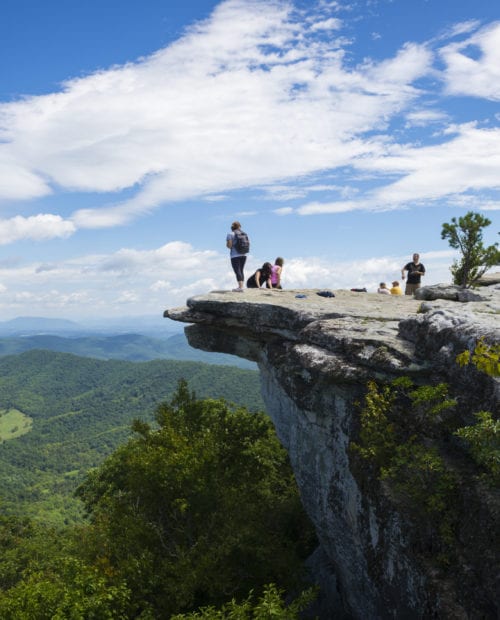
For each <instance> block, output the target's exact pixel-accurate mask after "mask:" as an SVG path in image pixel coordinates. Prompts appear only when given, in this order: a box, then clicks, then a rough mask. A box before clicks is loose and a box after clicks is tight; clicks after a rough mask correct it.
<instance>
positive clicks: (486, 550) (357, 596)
mask: <svg viewBox="0 0 500 620" xmlns="http://www.w3.org/2000/svg"><path fill="white" fill-rule="evenodd" d="M425 288H426V289H429V288H432V287H425ZM316 293H317V291H316V290H301V291H267V290H259V289H256V290H246V291H245V293H244V294H241V293H232V292H228V291H214V292H211V293H208V294H206V295H200V296H197V297H192V298H190V299H189V300H188V302H187V307H184V308H180V309H172V310H167V311H165V316H166V317H168V318H171V319H173V320H177V321H184V322H186V323H190V324H191V325H189V327H187V328H186V334H187V337H188V339H189V342H190V343H191V345H192V346H194V347H198V348H201V349H205V350H209V351H217V352H223V353H231V354H233V355H239V356H242V357H245V358H247V359H251V360H253V361H256V362H257V363H258V365H259V369H260V376H261V388H262V394H263V398H264V402H265V403H266V408H267V411H268V413H269V415H270V416H271V418H272V420H273V422H274V425H275V428H276V431H277V434H278V437H279V438H280V441H281V442H282V444H283V445H284V446H285V447H286V449H287V450H288V453H289V455H290V461H291V464H292V467H293V469H294V472H295V476H296V479H297V484H298V486H299V490H300V493H301V497H302V501H303V505H304V507H305V509H306V511H307V512H308V514H309V516H310V518H311V520H312V522H313V523H314V526H315V528H316V532H317V534H318V539H319V541H320V545H321V557H322V558H323V560H324V558H327V560H326V564H327V565H328V567H329V571H327V573H328V575H327V576H326V577H325V575H323V577H318V581H320V582H321V583H323V584H328V583H330V584H332V585H331V586H330V587H331V588H332V589H335V592H330V593H329V595H330V596H329V597H326V598H327V599H328V598H329V599H330V600H335V601H337V602H336V603H335V604H337V605H338V592H340V595H341V598H342V600H343V601H344V604H345V610H344V612H345V614H346V615H348V616H350V617H353V618H360V619H363V620H364V619H370V620H371V619H376V618H422V619H424V618H431V617H435V618H489V617H492V618H493V617H496V616H497V614H498V612H499V609H498V599H497V598H496V594H497V588H498V583H497V582H496V581H495V574H498V570H496V569H497V568H498V564H495V561H498V556H497V557H496V560H495V547H494V545H493V544H492V538H491V536H492V534H491V533H492V532H494V531H495V530H496V531H497V532H498V515H499V502H498V496H496V498H495V496H493V497H492V496H491V494H488V493H485V492H483V491H481V488H480V487H477V488H476V486H475V483H474V479H473V477H472V476H471V477H469V478H468V482H467V484H465V483H464V485H463V486H464V487H465V488H466V489H467V492H468V493H469V495H468V496H467V497H468V500H467V502H468V505H467V506H466V507H464V511H463V513H461V515H460V527H461V534H462V536H463V541H462V542H463V548H462V549H461V551H460V553H461V556H460V563H459V564H458V565H454V566H453V570H452V571H449V572H448V573H444V574H441V573H439V571H437V570H436V569H435V567H433V566H432V564H431V563H429V562H428V561H426V560H425V558H424V559H423V558H422V555H421V554H419V553H418V552H416V550H415V549H414V547H415V545H414V528H413V526H412V523H411V519H408V517H405V516H403V515H402V514H401V512H400V511H399V510H398V508H397V506H396V505H395V504H394V502H393V501H392V500H391V496H390V493H388V492H385V491H384V486H383V485H382V486H381V487H380V490H379V492H377V493H375V492H374V490H373V489H372V488H370V483H369V482H368V479H366V478H364V477H363V475H361V476H360V474H359V472H357V471H356V470H355V468H354V469H353V461H352V458H351V454H350V449H349V446H350V444H351V442H352V441H353V440H356V438H357V432H358V429H359V407H358V406H357V405H356V403H357V402H358V401H360V400H361V399H362V398H363V395H364V393H365V391H366V383H367V381H369V380H377V381H390V380H391V379H394V378H396V377H399V376H410V377H411V378H413V380H414V381H415V382H417V383H421V382H429V381H430V380H436V381H446V382H448V383H450V384H451V386H452V388H453V391H454V392H455V394H456V395H457V397H458V398H459V399H460V407H459V412H458V414H457V415H459V416H460V419H461V422H462V423H463V425H466V424H470V423H472V421H473V420H474V418H473V415H472V414H473V413H474V412H475V411H479V410H481V409H484V410H489V411H492V412H493V413H494V414H495V415H498V411H499V403H500V379H498V378H492V377H488V376H487V375H484V374H482V373H479V372H478V371H477V370H475V369H474V368H473V367H465V368H461V367H459V366H458V365H457V364H456V362H455V358H456V356H457V354H458V353H461V352H462V351H463V350H465V349H469V350H473V348H474V346H475V344H476V342H477V340H478V339H479V338H483V339H484V340H485V341H486V342H487V343H490V344H492V343H498V342H500V290H497V289H495V287H488V289H487V290H486V291H485V292H483V291H481V294H482V299H481V300H475V301H474V303H457V301H458V297H457V298H451V297H450V298H447V299H443V298H438V299H432V300H428V299H427V298H426V300H425V301H423V302H422V301H420V300H419V299H415V298H412V297H409V296H408V297H407V296H400V297H397V296H385V295H377V294H364V295H359V294H357V293H354V292H350V291H343V290H340V291H335V297H334V298H324V297H320V296H318V295H317V294H316ZM297 294H301V295H305V297H301V298H297V297H296V295H297ZM454 299H456V300H457V301H455V300H454ZM450 449H451V447H450ZM457 458H458V457H457V454H455V453H454V455H453V459H457ZM484 497H487V498H488V500H487V501H485V500H484ZM313 564H314V563H313ZM316 564H318V563H316ZM319 564H321V565H323V566H324V565H325V561H322V562H319ZM330 569H331V571H330ZM318 570H319V569H318ZM332 571H333V572H332ZM325 587H328V586H325ZM337 591H338V592H337ZM321 617H322V618H323V617H324V618H325V620H326V619H328V618H331V617H334V615H331V614H330V615H328V613H327V612H323V615H322V616H321ZM335 617H337V616H336V615H335ZM339 617H341V616H339Z"/></svg>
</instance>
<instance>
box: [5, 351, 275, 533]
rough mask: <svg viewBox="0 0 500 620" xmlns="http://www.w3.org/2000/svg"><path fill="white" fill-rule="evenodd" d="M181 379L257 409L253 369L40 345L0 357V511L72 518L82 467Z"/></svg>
mask: <svg viewBox="0 0 500 620" xmlns="http://www.w3.org/2000/svg"><path fill="white" fill-rule="evenodd" d="M181 378H184V379H186V380H187V381H188V383H189V386H190V389H192V390H194V391H195V393H196V394H197V396H199V397H215V398H220V397H223V398H225V399H227V400H229V401H232V402H235V403H237V404H241V405H245V406H247V407H248V408H249V409H250V410H252V411H256V410H262V409H263V403H262V400H261V397H260V391H259V385H258V375H257V372H255V371H252V370H243V369H239V368H235V367H230V366H224V367H221V366H214V365H207V364H203V363H195V362H181V361H166V360H156V361H151V362H143V363H134V362H125V361H103V360H97V359H90V358H83V357H78V356H75V355H71V354H66V353H56V352H50V351H40V350H34V351H28V352H26V353H22V354H20V355H11V356H6V357H0V441H1V443H0V468H1V472H2V473H1V477H0V501H1V512H2V513H3V514H11V513H16V514H28V515H30V516H32V517H36V518H37V519H40V520H42V521H46V522H52V523H60V522H68V521H71V520H74V519H77V518H78V508H77V506H78V504H77V502H76V500H75V499H74V498H73V497H72V493H73V490H74V489H75V488H76V486H77V485H78V483H79V482H80V481H81V480H82V479H83V477H84V475H85V474H86V473H87V471H88V470H89V468H92V467H95V466H97V465H99V464H100V463H101V462H102V461H103V459H104V458H105V457H106V456H107V455H109V454H111V452H113V450H114V449H115V448H116V447H117V446H118V445H120V444H122V443H123V442H124V441H125V440H126V439H127V438H128V437H129V436H130V433H131V431H130V425H131V422H132V420H133V419H140V420H145V421H151V420H152V419H153V414H154V411H155V409H156V407H157V406H158V404H159V403H161V402H163V401H165V400H166V399H168V398H170V397H171V395H172V393H173V392H174V391H175V389H176V387H177V383H178V381H179V379H181ZM23 433H24V434H23Z"/></svg>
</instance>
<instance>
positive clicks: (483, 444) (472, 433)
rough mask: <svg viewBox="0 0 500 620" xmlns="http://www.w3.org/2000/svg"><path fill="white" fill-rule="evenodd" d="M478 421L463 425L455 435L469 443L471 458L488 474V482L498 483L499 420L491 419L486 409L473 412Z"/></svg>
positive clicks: (499, 480)
mask: <svg viewBox="0 0 500 620" xmlns="http://www.w3.org/2000/svg"><path fill="white" fill-rule="evenodd" d="M475 415H476V417H477V419H478V420H479V422H478V423H477V424H474V425H473V426H464V427H462V428H459V429H458V430H457V431H456V433H455V434H456V435H457V436H458V437H461V438H462V439H465V440H466V441H467V442H468V444H469V450H470V453H471V455H472V458H473V459H474V460H475V461H476V462H477V463H478V464H479V465H481V466H482V467H484V468H485V469H486V470H487V471H488V472H489V474H490V476H489V482H491V483H492V484H496V485H498V484H500V420H493V418H492V415H491V413H490V412H488V411H480V412H479V413H476V414H475Z"/></svg>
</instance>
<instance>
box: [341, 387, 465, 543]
mask: <svg viewBox="0 0 500 620" xmlns="http://www.w3.org/2000/svg"><path fill="white" fill-rule="evenodd" d="M455 405H456V401H455V400H453V399H450V398H448V387H447V386H446V385H445V384H438V385H435V386H430V385H425V386H419V387H414V386H413V384H412V382H411V381H410V380H409V379H408V378H407V377H404V378H401V379H397V380H396V381H393V382H392V383H391V384H390V385H383V386H378V385H377V384H376V383H374V382H370V383H369V384H368V390H367V394H366V396H365V401H364V404H363V407H362V409H361V417H360V421H361V429H360V433H359V438H360V441H359V444H356V443H354V444H351V446H352V448H353V449H354V452H355V453H357V454H359V455H360V456H361V457H362V458H363V459H365V460H367V461H368V462H370V463H371V464H373V465H375V466H376V470H377V473H378V476H379V478H380V479H381V480H384V481H386V482H387V483H389V484H390V488H391V489H392V491H393V493H394V494H395V496H396V497H397V498H398V501H399V502H400V503H401V505H402V506H404V507H407V509H409V510H410V511H411V512H412V513H413V514H418V515H420V518H421V520H423V522H425V523H427V525H428V526H429V529H431V530H436V531H437V532H438V533H439V537H440V540H441V542H442V543H444V544H445V545H446V544H450V542H451V541H452V539H453V528H454V522H455V509H454V504H455V499H454V498H455V494H456V480H455V477H454V476H453V475H452V473H451V472H450V471H449V470H448V468H447V467H446V465H445V462H444V460H443V458H442V457H441V456H440V454H439V452H438V451H437V449H436V448H435V447H433V446H430V445H429V443H430V442H429V438H430V437H431V436H432V434H433V425H435V424H437V422H438V421H441V419H442V417H443V416H444V415H446V413H447V412H449V411H451V410H452V409H453V408H454V407H455Z"/></svg>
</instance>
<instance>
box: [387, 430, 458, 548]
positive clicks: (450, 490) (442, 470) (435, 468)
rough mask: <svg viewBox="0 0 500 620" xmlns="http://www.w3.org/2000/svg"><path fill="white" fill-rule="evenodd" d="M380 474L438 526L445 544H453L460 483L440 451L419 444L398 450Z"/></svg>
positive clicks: (415, 443) (402, 446) (416, 510)
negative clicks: (457, 492)
mask: <svg viewBox="0 0 500 620" xmlns="http://www.w3.org/2000/svg"><path fill="white" fill-rule="evenodd" d="M380 474H381V478H382V480H388V481H390V482H391V484H392V487H393V488H394V489H395V491H396V493H397V494H398V497H399V498H400V500H402V501H404V502H406V503H407V504H408V505H409V506H410V507H411V510H412V511H413V512H414V513H416V514H419V515H420V516H421V517H424V518H426V519H428V520H429V521H431V522H432V523H433V524H435V525H436V527H437V529H438V530H439V533H440V535H441V538H442V540H443V541H445V542H446V543H451V542H452V540H453V521H454V514H455V510H454V509H452V508H453V507H454V505H455V502H456V486H457V481H456V478H455V476H454V475H453V474H452V473H451V472H450V471H449V470H448V469H447V467H446V465H445V463H444V461H443V459H442V458H441V456H440V455H439V453H438V451H437V449H436V448H433V447H427V446H424V445H423V444H421V443H417V442H416V441H408V442H407V443H404V444H402V445H400V446H397V448H396V450H395V453H394V455H393V457H392V458H391V459H390V461H389V462H388V464H387V466H386V467H382V468H381V470H380Z"/></svg>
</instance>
